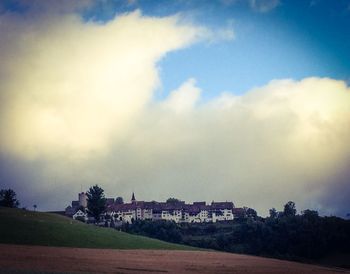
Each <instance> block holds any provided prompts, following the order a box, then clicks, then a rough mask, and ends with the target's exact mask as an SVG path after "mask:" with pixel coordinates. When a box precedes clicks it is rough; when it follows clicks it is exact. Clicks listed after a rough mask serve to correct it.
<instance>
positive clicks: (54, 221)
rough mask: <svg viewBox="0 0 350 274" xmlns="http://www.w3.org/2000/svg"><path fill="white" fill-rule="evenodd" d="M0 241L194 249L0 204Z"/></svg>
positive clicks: (91, 246)
mask: <svg viewBox="0 0 350 274" xmlns="http://www.w3.org/2000/svg"><path fill="white" fill-rule="evenodd" d="M0 243H5V244H22V245H42V246H66V247H86V248H113V249H168V250H176V249H177V250H194V249H195V248H192V247H189V246H183V245H177V244H171V243H167V242H163V241H160V240H155V239H150V238H147V237H142V236H136V235H130V234H128V233H124V232H119V231H116V230H114V229H110V228H101V227H96V226H93V225H87V224H84V223H81V222H78V221H75V220H72V219H70V218H67V217H64V216H60V215H57V214H53V213H41V212H33V211H26V210H22V209H13V208H3V207H0Z"/></svg>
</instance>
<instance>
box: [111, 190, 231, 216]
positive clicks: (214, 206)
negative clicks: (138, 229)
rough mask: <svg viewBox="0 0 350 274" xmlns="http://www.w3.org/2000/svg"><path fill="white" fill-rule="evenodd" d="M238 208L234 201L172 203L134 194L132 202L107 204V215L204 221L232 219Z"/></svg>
mask: <svg viewBox="0 0 350 274" xmlns="http://www.w3.org/2000/svg"><path fill="white" fill-rule="evenodd" d="M234 209H236V208H235V207H234V204H233V203H232V202H212V203H211V204H210V205H207V204H206V202H194V203H193V204H186V203H185V202H184V201H177V202H172V203H166V202H165V203H164V202H155V201H153V202H145V201H137V200H136V199H135V194H134V193H133V194H132V198H131V202H130V203H125V204H109V205H107V210H106V213H105V214H106V215H109V216H110V217H111V218H114V220H117V221H121V222H124V223H131V222H132V221H133V220H166V221H174V222H175V223H203V222H220V221H230V220H233V219H234V217H235V212H237V210H235V211H234Z"/></svg>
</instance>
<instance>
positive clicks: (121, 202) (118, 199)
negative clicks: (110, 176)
mask: <svg viewBox="0 0 350 274" xmlns="http://www.w3.org/2000/svg"><path fill="white" fill-rule="evenodd" d="M115 203H116V204H117V205H122V204H124V200H123V197H117V198H116V199H115Z"/></svg>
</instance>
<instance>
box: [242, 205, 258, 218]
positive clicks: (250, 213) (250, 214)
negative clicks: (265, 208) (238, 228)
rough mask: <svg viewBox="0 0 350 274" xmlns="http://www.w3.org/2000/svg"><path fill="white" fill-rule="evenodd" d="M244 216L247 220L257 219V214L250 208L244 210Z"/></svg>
mask: <svg viewBox="0 0 350 274" xmlns="http://www.w3.org/2000/svg"><path fill="white" fill-rule="evenodd" d="M245 214H246V216H247V217H248V218H252V219H254V220H255V219H256V218H257V217H258V213H257V212H256V210H255V209H253V208H250V207H248V208H246V209H245Z"/></svg>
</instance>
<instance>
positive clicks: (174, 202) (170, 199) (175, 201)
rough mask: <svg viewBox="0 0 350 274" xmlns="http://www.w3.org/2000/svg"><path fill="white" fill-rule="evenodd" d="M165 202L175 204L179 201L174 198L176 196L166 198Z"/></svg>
mask: <svg viewBox="0 0 350 274" xmlns="http://www.w3.org/2000/svg"><path fill="white" fill-rule="evenodd" d="M166 202H167V203H168V204H176V203H178V202H181V201H180V200H179V199H176V198H169V199H168V200H166Z"/></svg>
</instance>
